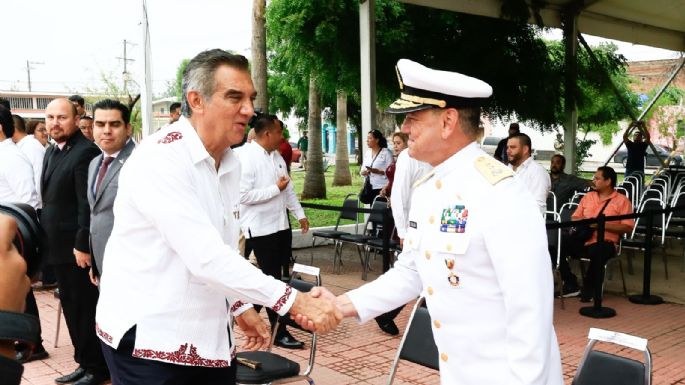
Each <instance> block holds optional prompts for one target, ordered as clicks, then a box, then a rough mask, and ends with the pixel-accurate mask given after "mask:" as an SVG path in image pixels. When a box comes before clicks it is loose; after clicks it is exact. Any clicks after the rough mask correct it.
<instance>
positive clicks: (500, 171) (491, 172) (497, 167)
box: [474, 156, 514, 185]
mask: <svg viewBox="0 0 685 385" xmlns="http://www.w3.org/2000/svg"><path fill="white" fill-rule="evenodd" d="M474 163H475V165H476V169H477V170H478V172H480V173H481V174H482V175H483V176H484V177H485V179H487V181H488V183H490V184H492V185H495V184H497V183H498V182H499V181H501V180H503V179H506V178H509V177H512V176H514V172H513V171H512V170H511V169H510V168H508V167H506V166H505V165H503V164H502V163H500V162H498V161H497V160H495V159H494V158H491V157H489V156H479V157H478V158H476V161H475V162H474Z"/></svg>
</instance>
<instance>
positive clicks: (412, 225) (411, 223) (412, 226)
mask: <svg viewBox="0 0 685 385" xmlns="http://www.w3.org/2000/svg"><path fill="white" fill-rule="evenodd" d="M409 227H411V228H412V229H416V228H418V227H417V226H416V222H414V221H409Z"/></svg>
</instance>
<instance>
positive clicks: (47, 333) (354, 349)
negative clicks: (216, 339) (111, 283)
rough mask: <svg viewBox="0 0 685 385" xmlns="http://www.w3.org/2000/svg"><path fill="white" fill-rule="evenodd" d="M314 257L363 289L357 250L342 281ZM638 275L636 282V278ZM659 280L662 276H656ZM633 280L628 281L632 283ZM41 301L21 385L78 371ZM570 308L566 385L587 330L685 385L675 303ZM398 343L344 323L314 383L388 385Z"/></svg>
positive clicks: (371, 328) (302, 254) (416, 374)
mask: <svg viewBox="0 0 685 385" xmlns="http://www.w3.org/2000/svg"><path fill="white" fill-rule="evenodd" d="M295 254H296V255H297V256H298V260H299V261H300V262H302V263H307V264H308V263H309V258H310V255H311V254H310V249H300V250H295ZM313 254H314V265H315V266H319V267H321V270H322V280H323V284H324V285H325V286H327V287H328V288H329V289H331V290H332V291H333V292H335V293H336V294H338V293H342V292H345V291H346V290H349V289H352V288H355V287H358V286H360V285H361V284H363V281H362V280H361V264H360V262H359V258H358V257H357V254H356V251H354V248H353V247H347V248H346V252H345V253H344V266H343V268H342V273H341V274H333V273H332V272H333V266H332V248H331V247H330V246H324V247H317V248H316V249H314V251H313ZM680 258H682V257H680ZM678 262H680V261H679V258H678V259H676V258H674V261H673V264H672V265H671V266H674V267H675V266H677V267H680V266H679V265H678ZM677 267H675V268H673V269H672V271H673V274H672V276H671V277H670V281H675V280H678V281H680V282H683V277H682V276H681V275H680V274H675V272H677V271H678V270H679V269H678V268H677ZM372 269H373V271H372V272H371V273H370V278H369V279H374V278H375V277H377V276H378V272H379V271H380V269H381V263H380V257H379V258H378V259H376V260H374V261H373V263H372ZM636 273H637V274H636V276H638V277H639V273H638V272H636ZM655 274H657V275H658V273H655ZM657 275H655V276H657ZM676 275H677V276H676ZM628 277H629V279H630V277H631V276H628ZM617 281H618V277H617V276H616V275H615V276H614V280H613V282H612V283H611V285H610V287H615V286H617V285H619V284H618V283H617ZM680 285H682V283H681V284H680ZM629 286H630V285H629ZM635 286H636V285H635ZM36 299H37V300H38V305H39V308H40V312H41V322H42V325H43V338H44V339H45V347H46V349H47V350H48V352H50V357H49V358H47V359H45V360H42V361H37V362H31V363H29V364H27V365H26V366H25V368H26V369H25V372H24V382H23V384H45V385H47V384H54V378H56V377H58V376H60V375H62V374H66V373H69V372H71V371H72V370H73V369H75V367H76V365H75V364H74V363H73V361H72V355H73V348H72V347H71V344H70V340H69V335H68V332H67V328H66V325H65V324H64V318H63V317H62V318H61V322H62V327H61V330H60V337H59V346H58V347H57V348H53V342H54V336H55V328H56V317H57V313H56V309H57V301H56V300H55V299H54V298H53V296H52V293H51V292H39V293H36ZM565 304H566V309H565V310H562V309H561V307H560V303H559V300H556V301H555V320H554V324H555V327H556V332H557V337H558V339H559V345H560V348H561V357H562V364H563V371H564V379H565V382H566V384H570V383H571V379H572V377H573V375H574V373H575V371H576V367H577V364H578V362H579V360H580V357H581V355H582V352H583V349H584V348H585V345H586V344H587V333H588V330H589V328H590V327H598V328H603V329H608V330H613V331H620V332H624V333H628V334H633V335H636V336H640V337H644V338H647V339H648V340H649V348H650V349H651V351H652V359H653V368H654V369H653V383H654V384H659V385H661V384H685V355H681V354H682V353H681V352H682V350H681V349H683V348H685V322H684V320H685V306H683V305H679V304H673V303H667V304H662V305H658V306H643V305H635V304H632V303H630V302H629V301H628V300H627V299H626V298H625V297H623V296H620V295H616V294H608V295H607V296H606V299H605V305H606V306H610V307H612V308H614V309H615V310H616V311H617V313H618V315H617V316H616V317H614V318H610V319H602V320H596V319H591V318H586V317H583V316H581V315H579V314H578V309H579V308H580V307H581V306H580V305H581V303H580V302H579V301H578V299H577V298H569V299H566V301H565ZM582 305H585V304H582ZM410 310H411V307H410V306H405V308H404V310H403V311H402V313H401V314H400V315H399V316H398V318H397V320H396V321H397V324H398V326H399V328H400V330H404V327H405V326H406V322H407V317H408V314H409V311H410ZM293 334H294V335H295V336H296V337H298V338H302V339H304V336H302V335H299V334H298V332H294V333H293ZM400 338H401V336H397V337H391V336H388V335H386V334H384V333H383V332H381V331H380V330H379V329H378V327H377V326H376V324H375V323H374V322H371V323H367V324H365V325H359V324H357V323H356V322H355V321H353V320H349V319H346V320H345V321H343V323H342V324H341V325H340V327H339V328H338V329H337V330H335V331H334V332H332V333H329V334H326V335H323V336H321V337H320V339H319V342H318V347H317V356H316V367H315V369H314V371H313V373H312V376H313V378H314V380H315V381H316V383H317V384H319V385H346V384H384V383H385V382H386V381H387V377H388V373H389V368H390V365H391V363H392V359H393V357H394V355H395V352H396V349H397V346H398V344H399V342H400ZM276 350H277V351H279V353H281V354H284V355H287V356H289V357H291V358H293V359H296V360H298V361H300V362H301V364H304V363H305V362H306V359H307V354H308V352H309V351H308V350H304V351H287V350H283V349H280V348H276ZM606 350H607V351H613V352H616V351H619V349H615V348H612V347H607V349H606ZM621 354H623V355H628V356H630V357H633V358H635V359H638V360H641V357H640V355H639V354H636V353H635V352H628V353H626V352H625V351H621ZM302 383H305V382H304V381H303V382H302ZM395 384H398V385H400V384H405V385H406V384H417V385H418V384H439V377H438V376H437V373H436V372H434V371H432V370H429V369H425V368H422V367H419V366H417V365H413V364H409V363H400V369H399V371H398V373H397V376H396V379H395Z"/></svg>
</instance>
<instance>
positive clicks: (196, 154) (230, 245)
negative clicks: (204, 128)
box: [96, 117, 296, 367]
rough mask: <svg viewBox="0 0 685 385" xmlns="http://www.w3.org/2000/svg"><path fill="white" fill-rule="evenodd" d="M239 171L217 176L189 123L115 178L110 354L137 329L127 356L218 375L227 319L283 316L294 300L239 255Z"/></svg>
mask: <svg viewBox="0 0 685 385" xmlns="http://www.w3.org/2000/svg"><path fill="white" fill-rule="evenodd" d="M239 179H240V162H239V161H238V160H237V159H236V157H235V154H233V151H232V150H230V149H227V150H226V151H225V152H224V154H223V157H222V159H221V165H220V167H219V169H218V171H217V170H216V167H215V162H214V159H213V158H212V157H211V156H210V155H209V153H208V152H207V151H206V149H205V147H204V145H203V144H202V142H201V141H200V138H199V137H198V135H197V133H196V132H195V130H194V129H193V127H192V126H191V125H190V122H189V121H188V120H187V119H185V118H183V117H182V118H181V119H180V120H179V121H178V122H176V123H174V124H172V125H170V126H169V127H166V128H163V129H162V130H160V131H158V132H156V133H155V134H153V135H151V136H149V137H148V138H146V139H145V140H144V141H143V142H142V143H141V144H140V145H139V146H138V147H137V149H136V151H135V152H134V153H133V155H131V157H130V158H129V159H128V160H127V162H126V164H125V165H124V167H123V168H122V170H121V174H120V176H119V191H118V194H117V199H116V201H115V203H114V217H115V220H114V228H113V229H112V235H111V237H110V238H109V241H108V243H107V247H106V249H105V256H104V262H103V265H104V268H103V272H104V273H103V276H102V279H101V282H100V289H101V291H100V299H99V302H98V308H97V315H96V322H97V325H96V326H97V333H98V336H99V337H100V339H101V340H102V341H104V342H105V343H106V344H107V345H109V346H111V347H113V348H117V346H118V345H119V342H120V340H121V338H122V336H123V335H124V334H125V333H126V332H127V331H128V330H129V329H130V328H131V327H133V326H134V325H135V326H136V341H135V347H134V350H133V356H134V357H139V358H144V359H150V360H157V361H164V362H169V363H173V364H178V365H191V366H205V367H225V366H228V365H229V364H230V361H231V359H232V358H233V356H234V354H235V343H234V341H233V336H232V333H231V322H230V315H229V310H230V312H232V313H233V315H238V314H240V313H241V312H242V311H244V310H245V309H247V308H248V307H249V305H246V304H245V303H244V302H250V303H256V304H263V305H266V306H269V307H271V308H272V309H273V310H275V311H276V312H277V313H279V314H281V315H283V314H285V313H287V311H288V310H289V309H290V307H291V306H292V304H293V302H294V300H295V293H296V291H295V290H293V289H292V288H290V287H289V286H287V285H286V284H284V283H283V282H280V281H278V280H276V279H274V278H272V277H269V276H266V275H264V274H262V272H261V271H259V269H257V268H255V267H254V266H252V265H251V264H250V263H249V262H248V261H247V260H246V259H244V258H243V257H242V256H241V255H240V254H239V253H238V251H237V245H238V232H239V226H238V218H237V217H238V215H237V210H238V199H239V196H238V188H237V186H238V183H239Z"/></svg>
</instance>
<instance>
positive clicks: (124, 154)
mask: <svg viewBox="0 0 685 385" xmlns="http://www.w3.org/2000/svg"><path fill="white" fill-rule="evenodd" d="M134 146H135V144H134V143H133V141H129V142H127V143H126V145H125V146H124V148H122V149H121V152H120V153H119V155H118V156H117V158H116V159H114V161H112V163H110V165H109V168H108V169H107V173H106V174H105V177H104V178H103V179H102V184H101V185H100V189H99V190H98V191H97V194H96V196H95V203H96V204H97V202H98V200H100V197H101V196H102V193H103V191H105V188H106V187H107V185H108V184H109V182H111V181H112V179H114V177H115V176H116V175H117V174H118V173H119V170H121V167H122V166H123V165H124V162H125V161H126V158H128V156H129V155H130V154H131V151H132V149H133V147H134ZM98 169H99V167H98ZM95 174H97V171H96V172H95Z"/></svg>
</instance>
